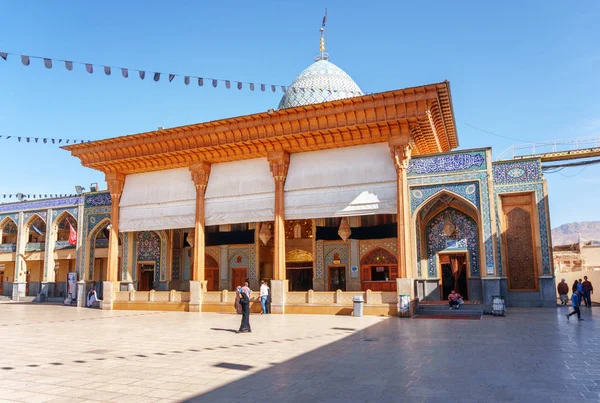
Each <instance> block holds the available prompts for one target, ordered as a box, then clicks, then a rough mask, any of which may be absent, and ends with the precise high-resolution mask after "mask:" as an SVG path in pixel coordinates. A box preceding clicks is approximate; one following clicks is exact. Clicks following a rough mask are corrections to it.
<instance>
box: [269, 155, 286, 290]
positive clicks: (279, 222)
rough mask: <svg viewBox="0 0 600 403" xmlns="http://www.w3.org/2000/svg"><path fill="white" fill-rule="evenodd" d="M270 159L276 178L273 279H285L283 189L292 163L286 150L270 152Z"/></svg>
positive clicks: (272, 171) (274, 177)
mask: <svg viewBox="0 0 600 403" xmlns="http://www.w3.org/2000/svg"><path fill="white" fill-rule="evenodd" d="M268 160H269V166H270V167H271V173H272V174H273V179H274V180H275V225H274V227H275V231H274V233H275V234H274V239H273V243H274V247H275V248H274V255H273V279H274V280H285V205H284V191H283V189H284V185H285V178H286V177H287V172H288V167H289V165H290V155H289V154H288V153H287V152H285V151H273V152H270V153H269V155H268Z"/></svg>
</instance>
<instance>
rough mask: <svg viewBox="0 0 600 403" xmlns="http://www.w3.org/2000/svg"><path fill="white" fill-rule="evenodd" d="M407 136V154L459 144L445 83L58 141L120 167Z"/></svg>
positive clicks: (94, 163) (84, 159) (93, 160)
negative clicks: (72, 142) (78, 140)
mask: <svg viewBox="0 0 600 403" xmlns="http://www.w3.org/2000/svg"><path fill="white" fill-rule="evenodd" d="M398 135H400V136H410V137H411V143H412V144H414V148H413V155H423V154H430V153H436V152H446V151H450V150H451V149H453V148H456V147H457V146H458V139H457V135H456V125H455V121H454V113H453V111H452V101H451V96H450V84H449V83H448V82H447V81H445V82H442V83H437V84H430V85H424V86H420V87H413V88H406V89H400V90H395V91H388V92H381V93H376V94H369V95H364V96H360V97H355V98H348V99H343V100H338V101H331V102H325V103H321V104H315V105H306V106H300V107H296V108H288V109H281V110H277V111H269V112H261V113H256V114H252V115H246V116H240V117H233V118H228V119H222V120H217V121H212V122H207V123H200V124H195V125H189V126H181V127H174V128H170V129H163V130H158V131H153V132H148V133H140V134H134V135H130V136H122V137H114V138H109V139H106V140H98V141H93V142H89V143H82V144H75V145H69V146H64V147H62V148H63V149H65V150H68V151H70V152H71V154H72V155H73V156H75V157H78V158H79V159H81V163H82V164H83V165H84V166H86V167H90V168H93V169H97V170H99V171H103V172H108V173H110V172H119V173H123V174H130V173H138V172H147V171H153V170H160V169H167V168H180V167H187V166H190V165H193V164H197V163H199V162H208V163H215V162H226V161H234V160H243V159H250V158H258V157H266V156H267V154H268V153H269V152H272V151H286V152H288V153H295V152H304V151H314V150H324V149H329V148H337V147H346V146H353V145H360V144H371V143H380V142H386V141H388V139H389V138H390V136H398Z"/></svg>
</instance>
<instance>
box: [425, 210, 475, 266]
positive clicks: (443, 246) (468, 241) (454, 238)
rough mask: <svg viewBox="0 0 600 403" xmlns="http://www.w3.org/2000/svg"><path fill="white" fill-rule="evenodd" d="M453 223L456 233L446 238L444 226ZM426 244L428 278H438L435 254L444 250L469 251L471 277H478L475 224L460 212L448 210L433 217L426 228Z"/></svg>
mask: <svg viewBox="0 0 600 403" xmlns="http://www.w3.org/2000/svg"><path fill="white" fill-rule="evenodd" d="M447 220H449V221H450V222H452V223H454V225H455V226H456V231H455V234H454V235H451V236H446V235H445V234H444V224H445V223H446V221H447ZM425 231H426V236H427V239H426V242H427V266H428V272H427V275H428V277H438V273H437V270H436V254H437V253H438V252H441V251H445V250H452V251H454V250H467V251H469V260H470V266H471V267H470V268H471V276H472V277H479V276H480V270H479V247H478V240H479V236H478V230H477V223H475V221H474V220H473V219H472V218H471V217H469V216H468V215H466V214H464V213H463V212H461V211H458V210H455V209H453V208H448V209H446V210H444V211H442V212H440V213H439V214H438V215H437V216H435V217H434V218H433V219H432V220H431V221H430V222H429V223H428V224H427V228H426V230H425Z"/></svg>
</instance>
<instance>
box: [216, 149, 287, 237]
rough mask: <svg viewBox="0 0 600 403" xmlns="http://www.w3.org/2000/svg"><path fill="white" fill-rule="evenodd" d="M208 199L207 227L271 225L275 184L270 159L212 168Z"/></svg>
mask: <svg viewBox="0 0 600 403" xmlns="http://www.w3.org/2000/svg"><path fill="white" fill-rule="evenodd" d="M205 197H206V201H205V220H206V221H205V224H206V225H222V224H238V223H246V222H259V221H272V220H273V219H274V215H275V213H274V211H275V182H274V180H273V175H272V174H271V171H270V170H269V163H268V161H267V159H266V158H256V159H251V160H245V161H233V162H222V163H217V164H212V166H211V169H210V177H209V179H208V186H207V187H206V196H205Z"/></svg>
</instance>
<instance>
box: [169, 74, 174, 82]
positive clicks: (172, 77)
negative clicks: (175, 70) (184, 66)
mask: <svg viewBox="0 0 600 403" xmlns="http://www.w3.org/2000/svg"><path fill="white" fill-rule="evenodd" d="M174 78H175V74H169V82H171V81H173V79H174Z"/></svg>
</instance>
